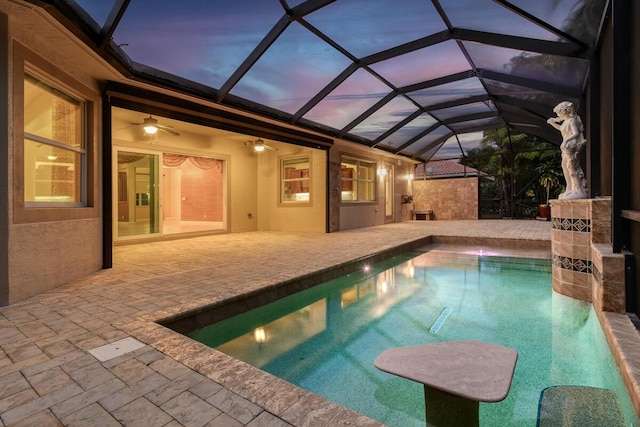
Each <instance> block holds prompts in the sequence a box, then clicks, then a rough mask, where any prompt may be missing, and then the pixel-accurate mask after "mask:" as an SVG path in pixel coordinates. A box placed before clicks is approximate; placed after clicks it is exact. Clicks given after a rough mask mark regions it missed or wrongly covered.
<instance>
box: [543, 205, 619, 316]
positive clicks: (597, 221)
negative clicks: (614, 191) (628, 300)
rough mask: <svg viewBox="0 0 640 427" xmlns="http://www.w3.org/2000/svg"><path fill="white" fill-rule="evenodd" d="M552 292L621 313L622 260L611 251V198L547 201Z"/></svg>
mask: <svg viewBox="0 0 640 427" xmlns="http://www.w3.org/2000/svg"><path fill="white" fill-rule="evenodd" d="M550 203H551V221H552V228H551V256H552V260H553V267H552V274H553V290H554V291H556V292H558V293H560V294H563V295H567V296H570V297H573V298H576V299H580V300H583V301H588V302H591V303H593V305H594V308H595V309H596V311H597V312H600V311H612V312H618V313H624V310H625V295H624V256H623V255H622V254H614V253H613V251H612V247H611V198H609V197H606V198H598V199H574V200H566V199H563V200H551V202H550Z"/></svg>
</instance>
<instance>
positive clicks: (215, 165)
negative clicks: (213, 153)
mask: <svg viewBox="0 0 640 427" xmlns="http://www.w3.org/2000/svg"><path fill="white" fill-rule="evenodd" d="M162 158H163V160H162V165H163V166H167V167H170V168H175V167H178V166H180V165H181V164H183V163H184V162H185V161H186V160H187V159H189V161H190V162H191V164H192V165H194V166H195V167H197V168H198V169H202V170H209V169H218V171H219V172H220V173H222V166H223V164H224V162H223V161H222V160H219V159H211V158H208V157H196V156H184V155H182V154H174V153H163V157H162Z"/></svg>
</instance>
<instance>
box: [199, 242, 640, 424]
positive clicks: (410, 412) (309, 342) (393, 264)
mask: <svg viewBox="0 0 640 427" xmlns="http://www.w3.org/2000/svg"><path fill="white" fill-rule="evenodd" d="M485 255H486V254H484V253H483V254H468V253H462V252H460V251H457V252H448V251H445V250H429V251H428V252H424V253H423V252H411V253H407V254H404V255H401V256H397V257H395V258H393V259H390V260H387V261H385V262H382V263H378V264H376V265H375V266H366V265H363V266H362V270H361V271H359V272H357V273H353V274H350V275H347V276H344V277H341V278H338V279H335V280H332V281H329V282H326V283H324V284H322V285H318V286H315V287H313V288H311V289H309V290H307V291H304V292H300V293H297V294H294V295H291V296H289V297H286V298H283V299H281V300H278V301H277V302H275V303H272V304H268V305H265V306H262V307H260V308H258V309H254V310H252V311H249V312H247V313H244V314H241V315H238V316H234V317H232V318H230V319H227V320H224V321H221V322H217V323H215V324H213V325H211V326H207V327H205V328H202V329H200V330H197V331H195V332H192V333H190V334H189V336H191V337H192V338H194V339H196V340H198V341H201V342H203V343H205V344H207V345H209V346H211V347H215V348H217V349H218V350H220V351H222V352H224V353H227V354H229V355H231V356H233V357H235V358H238V359H240V360H243V361H245V362H247V363H249V364H251V365H253V366H256V367H258V368H260V369H262V370H265V371H267V372H270V373H272V374H274V375H276V376H278V377H281V378H283V379H285V380H287V381H289V382H292V383H294V384H296V385H298V386H300V387H303V388H305V389H307V390H309V391H312V392H314V393H316V394H318V395H320V396H323V397H325V398H326V399H329V400H332V401H334V402H336V403H339V404H341V405H343V406H346V407H349V408H351V409H353V410H355V411H357V412H360V413H362V414H365V415H367V416H369V417H371V418H373V419H376V420H379V421H381V422H383V423H384V424H387V425H389V426H423V425H424V400H423V392H422V386H421V385H419V384H417V383H413V382H410V381H408V380H404V379H401V378H398V377H394V376H391V375H389V374H386V373H383V372H381V371H378V370H377V369H375V367H374V366H373V360H374V359H375V358H376V357H377V356H378V355H379V354H380V353H381V352H383V351H384V350H386V349H388V348H392V347H399V346H405V345H414V344H424V343H432V342H442V341H451V340H458V339H475V340H483V341H487V342H492V343H495V344H500V345H504V346H508V347H511V348H514V349H515V350H517V351H518V353H519V358H518V363H517V366H516V371H515V375H514V380H513V384H512V388H511V391H510V393H509V396H508V397H507V399H505V400H504V401H503V402H500V403H494V404H481V405H480V422H481V425H505V426H506V425H512V426H534V425H536V421H537V417H538V403H539V401H540V396H541V392H542V391H543V390H544V389H546V388H547V387H551V386H557V385H583V386H591V387H598V388H605V389H609V390H614V391H615V392H616V393H617V397H618V401H619V402H620V405H621V407H622V410H623V412H624V414H625V416H626V417H627V420H626V421H625V423H626V425H630V423H631V422H634V423H635V422H636V420H635V417H634V412H633V409H632V407H631V403H630V402H629V399H628V396H627V394H626V390H625V388H624V385H623V383H622V381H621V379H620V376H619V374H618V371H617V368H616V366H615V362H614V361H613V358H612V357H611V353H610V351H609V349H608V347H607V344H606V341H605V339H604V336H603V333H602V331H601V329H600V326H599V323H598V320H597V318H596V315H595V313H594V311H593V309H592V307H591V305H590V304H588V303H584V302H581V301H577V300H573V299H571V298H567V297H564V296H562V295H558V294H555V293H553V292H552V290H551V279H550V269H551V267H550V262H549V260H546V259H524V258H511V257H495V256H485Z"/></svg>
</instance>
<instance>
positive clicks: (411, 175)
mask: <svg viewBox="0 0 640 427" xmlns="http://www.w3.org/2000/svg"><path fill="white" fill-rule="evenodd" d="M407 180H408V181H412V180H413V174H412V173H410V174H407Z"/></svg>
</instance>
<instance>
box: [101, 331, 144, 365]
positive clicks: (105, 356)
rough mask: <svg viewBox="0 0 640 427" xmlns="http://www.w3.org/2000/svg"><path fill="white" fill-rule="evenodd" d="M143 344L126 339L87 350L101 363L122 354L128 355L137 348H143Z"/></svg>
mask: <svg viewBox="0 0 640 427" xmlns="http://www.w3.org/2000/svg"><path fill="white" fill-rule="evenodd" d="M144 346H145V344H143V343H141V342H140V341H138V340H137V339H135V338H132V337H127V338H123V339H121V340H118V341H114V342H112V343H111V344H105V345H103V346H100V347H96V348H94V349H92V350H89V353H90V354H91V355H92V356H93V357H95V358H96V359H98V360H99V361H101V362H106V361H107V360H111V359H114V358H116V357H118V356H122V355H123V354H127V353H130V352H132V351H135V350H137V349H139V348H142V347H144Z"/></svg>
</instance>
